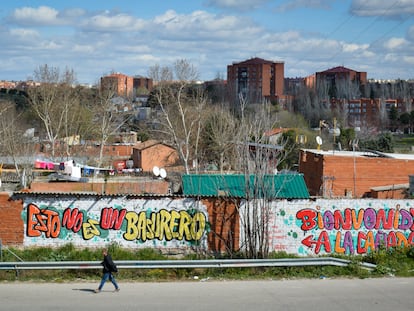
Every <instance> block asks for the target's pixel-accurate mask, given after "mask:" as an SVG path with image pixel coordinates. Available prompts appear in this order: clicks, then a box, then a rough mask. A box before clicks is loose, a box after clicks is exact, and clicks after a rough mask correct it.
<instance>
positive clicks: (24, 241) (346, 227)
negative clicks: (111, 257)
mask: <svg viewBox="0 0 414 311" xmlns="http://www.w3.org/2000/svg"><path fill="white" fill-rule="evenodd" d="M238 206H239V207H240V212H239V208H238ZM246 208H247V205H246V204H245V202H239V203H237V202H234V201H233V200H227V199H224V198H209V199H202V200H200V201H198V200H195V199H193V198H183V197H180V198H177V197H176V198H174V197H172V198H169V197H159V198H156V197H147V198H145V197H142V198H141V197H132V198H130V197H121V196H94V195H81V194H79V195H74V194H72V195H69V194H68V195H61V194H56V195H52V194H48V195H38V194H37V195H34V194H31V193H27V194H24V193H18V194H15V195H13V197H12V198H9V196H8V194H5V193H3V194H1V195H0V239H1V240H2V243H3V244H5V245H17V246H23V247H31V246H51V247H56V246H59V245H64V244H66V243H73V244H74V245H76V246H79V247H101V246H105V245H108V244H110V243H117V244H119V245H121V246H123V247H128V248H143V247H154V248H157V249H160V250H162V251H165V252H168V251H171V250H175V251H180V252H181V253H185V252H190V251H192V250H194V247H201V248H202V249H203V250H206V251H209V252H223V251H229V250H233V251H234V250H238V249H239V248H242V247H243V241H244V237H245V235H244V231H243V226H242V225H243V224H245V223H246V218H245V216H244V215H247V214H248V213H247V211H251V208H249V209H248V210H246ZM270 211H271V213H270V217H268V218H267V219H268V228H269V237H268V243H269V249H270V251H284V252H287V253H290V254H297V255H300V256H316V255H325V254H327V255H330V254H365V253H368V252H372V251H374V250H377V249H378V248H379V247H380V246H384V247H400V246H408V245H414V200H375V199H358V200H356V199H355V200H352V199H349V200H324V199H318V200H295V201H287V200H281V201H274V202H271V205H270ZM240 215H242V216H240ZM240 217H241V218H240ZM257 217H259V219H265V218H264V217H261V216H260V215H257Z"/></svg>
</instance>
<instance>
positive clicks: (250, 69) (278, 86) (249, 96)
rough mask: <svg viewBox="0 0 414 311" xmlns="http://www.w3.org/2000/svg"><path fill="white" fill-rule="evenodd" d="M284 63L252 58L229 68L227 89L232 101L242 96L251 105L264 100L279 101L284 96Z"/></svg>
mask: <svg viewBox="0 0 414 311" xmlns="http://www.w3.org/2000/svg"><path fill="white" fill-rule="evenodd" d="M284 66H285V64H284V62H273V61H268V60H264V59H261V58H257V57H256V58H251V59H248V60H246V61H243V62H240V63H233V64H232V65H228V66H227V87H228V90H229V97H230V100H235V99H238V98H240V97H241V96H242V97H243V98H244V99H245V100H247V101H248V102H249V103H260V102H261V101H262V100H263V99H268V100H271V101H276V100H278V98H279V97H281V96H282V95H283V92H284V91H283V87H284Z"/></svg>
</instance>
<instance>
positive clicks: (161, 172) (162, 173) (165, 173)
mask: <svg viewBox="0 0 414 311" xmlns="http://www.w3.org/2000/svg"><path fill="white" fill-rule="evenodd" d="M160 176H161V178H165V177H167V172H166V170H165V169H163V168H162V169H160Z"/></svg>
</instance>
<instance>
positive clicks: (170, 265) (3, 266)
mask: <svg viewBox="0 0 414 311" xmlns="http://www.w3.org/2000/svg"><path fill="white" fill-rule="evenodd" d="M115 263H116V265H117V266H118V269H155V268H158V269H177V268H187V269H188V268H249V267H299V266H338V267H346V266H348V265H350V264H355V262H352V261H350V260H345V259H339V258H332V257H319V258H286V259H223V260H119V261H115ZM357 264H358V265H359V266H360V267H361V268H365V269H375V267H376V265H374V264H370V263H365V262H358V263H357ZM51 269H102V265H101V263H100V261H36V262H35V261H23V262H0V270H15V271H18V270H51Z"/></svg>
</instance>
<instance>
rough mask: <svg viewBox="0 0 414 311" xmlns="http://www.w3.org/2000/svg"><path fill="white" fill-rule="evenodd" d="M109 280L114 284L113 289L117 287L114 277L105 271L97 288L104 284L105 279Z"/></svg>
mask: <svg viewBox="0 0 414 311" xmlns="http://www.w3.org/2000/svg"><path fill="white" fill-rule="evenodd" d="M108 280H110V281H111V282H112V284H114V286H115V289H118V284H117V283H116V280H115V277H114V276H113V275H112V273H111V272H105V273H104V274H103V276H102V280H101V284H99V290H101V289H102V287H103V286H104V285H105V283H106V281H108Z"/></svg>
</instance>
